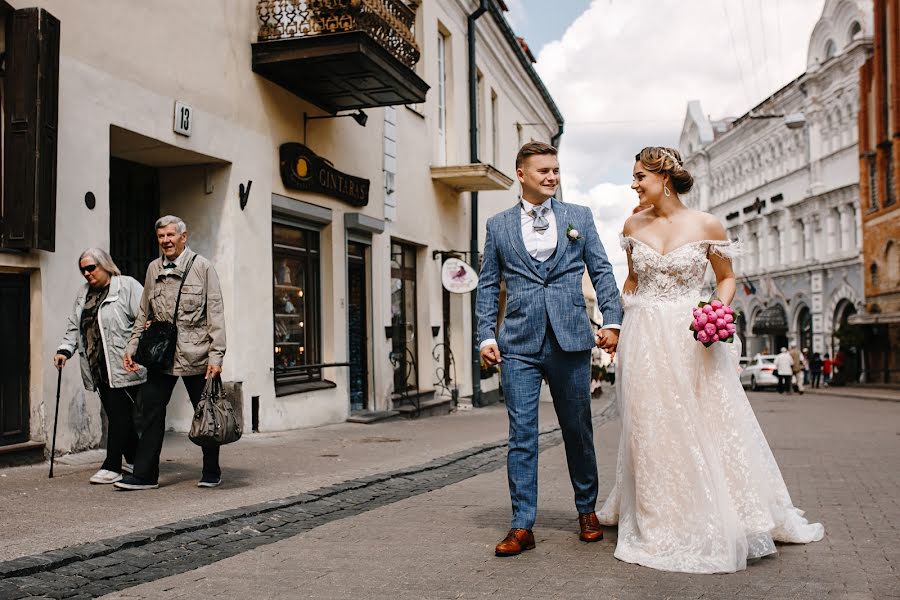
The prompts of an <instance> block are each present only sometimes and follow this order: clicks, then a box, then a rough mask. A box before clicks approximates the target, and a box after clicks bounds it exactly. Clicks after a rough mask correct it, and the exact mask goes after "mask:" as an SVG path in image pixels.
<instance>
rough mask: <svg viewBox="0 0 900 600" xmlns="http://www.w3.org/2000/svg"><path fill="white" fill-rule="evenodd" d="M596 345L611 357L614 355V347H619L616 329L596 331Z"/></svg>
mask: <svg viewBox="0 0 900 600" xmlns="http://www.w3.org/2000/svg"><path fill="white" fill-rule="evenodd" d="M597 345H598V346H600V347H601V348H603V349H604V350H605V351H606V352H609V353H610V354H611V355H612V356H615V355H616V346H618V345H619V330H618V329H598V330H597Z"/></svg>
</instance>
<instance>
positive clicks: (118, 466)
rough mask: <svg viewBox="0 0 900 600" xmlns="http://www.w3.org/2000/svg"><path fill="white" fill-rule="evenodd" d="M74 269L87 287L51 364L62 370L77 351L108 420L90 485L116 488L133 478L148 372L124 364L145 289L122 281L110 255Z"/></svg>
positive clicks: (98, 252)
mask: <svg viewBox="0 0 900 600" xmlns="http://www.w3.org/2000/svg"><path fill="white" fill-rule="evenodd" d="M78 269H79V270H80V271H81V275H82V276H83V277H84V279H85V284H84V285H83V286H82V287H81V289H79V290H78V294H77V295H76V296H75V306H74V308H73V309H72V314H70V315H69V322H68V325H67V326H66V333H65V335H64V336H63V340H62V343H61V344H60V345H59V348H58V349H57V350H56V356H54V357H53V364H54V365H56V368H57V369H62V368H63V367H64V366H65V365H66V361H67V360H68V359H70V358H72V355H73V354H74V353H75V351H76V350H77V351H78V354H79V356H80V363H81V379H82V381H83V382H84V387H85V388H86V389H88V390H96V392H97V394H98V395H99V396H100V403H101V404H102V405H103V410H104V411H106V418H107V420H108V428H107V435H106V460H104V461H103V465H102V466H101V467H100V470H99V471H97V472H96V473H94V475H93V476H92V477H91V479H90V482H91V483H97V484H108V483H115V482H117V481H120V480H121V479H122V473H123V471H124V472H126V473H130V472H131V469H132V464H133V463H134V455H135V450H136V448H137V443H138V438H137V433H135V429H134V400H135V397H136V395H137V386H138V385H140V384H141V383H143V382H145V381H146V380H147V370H146V369H143V368H140V369H135V370H133V371H132V370H128V369H126V368H125V367H124V366H123V363H122V360H123V358H124V354H125V344H126V342H127V341H128V338H129V337H131V328H132V325H133V324H134V320H135V317H136V316H137V312H138V308H139V306H140V300H141V293H142V291H143V288H142V287H141V284H140V283H138V282H137V281H136V280H134V279H133V278H131V277H128V276H126V275H122V272H121V271H119V267H117V266H116V263H115V262H113V259H112V257H111V256H110V255H109V253H108V252H106V250H102V249H100V248H88V249H87V250H85V251H84V252H82V253H81V256H79V257H78ZM123 457H124V459H125V464H124V465H123V464H122V459H123Z"/></svg>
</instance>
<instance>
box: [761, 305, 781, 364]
mask: <svg viewBox="0 0 900 600" xmlns="http://www.w3.org/2000/svg"><path fill="white" fill-rule="evenodd" d="M787 334H788V319H787V312H785V310H784V307H783V306H781V305H780V304H771V305H769V306H767V307H766V308H764V309H762V310H761V311H760V312H759V315H758V316H757V317H756V318H755V319H754V320H753V335H759V336H765V339H767V340H768V343H767V344H766V346H765V347H764V349H763V353H766V350H768V353H769V354H775V353H777V352H778V350H779V349H781V348H782V347H787V341H788V340H787Z"/></svg>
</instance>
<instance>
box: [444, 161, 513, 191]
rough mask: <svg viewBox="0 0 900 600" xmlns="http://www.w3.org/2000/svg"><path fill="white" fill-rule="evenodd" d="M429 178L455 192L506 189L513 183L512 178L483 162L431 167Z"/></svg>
mask: <svg viewBox="0 0 900 600" xmlns="http://www.w3.org/2000/svg"><path fill="white" fill-rule="evenodd" d="M431 179H432V180H433V181H434V182H435V183H442V184H444V185H446V186H448V187H451V188H453V189H454V190H456V191H457V192H487V191H492V190H508V189H509V188H510V187H511V186H512V184H513V180H512V179H510V178H509V177H507V176H506V175H504V174H503V173H501V172H500V171H499V170H497V169H496V168H495V167H493V166H491V165H488V164H484V163H474V164H470V165H456V166H451V167H431Z"/></svg>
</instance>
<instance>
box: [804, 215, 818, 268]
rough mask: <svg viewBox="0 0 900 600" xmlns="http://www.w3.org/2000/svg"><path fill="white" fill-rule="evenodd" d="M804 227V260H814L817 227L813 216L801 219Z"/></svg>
mask: <svg viewBox="0 0 900 600" xmlns="http://www.w3.org/2000/svg"><path fill="white" fill-rule="evenodd" d="M801 227H803V260H805V261H806V260H812V259H813V258H814V257H815V243H814V241H813V236H815V234H816V232H815V228H814V226H813V222H812V217H806V218H804V219H803V220H802V221H801Z"/></svg>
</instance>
